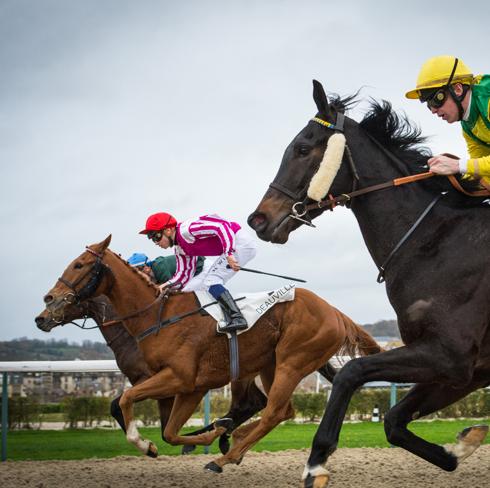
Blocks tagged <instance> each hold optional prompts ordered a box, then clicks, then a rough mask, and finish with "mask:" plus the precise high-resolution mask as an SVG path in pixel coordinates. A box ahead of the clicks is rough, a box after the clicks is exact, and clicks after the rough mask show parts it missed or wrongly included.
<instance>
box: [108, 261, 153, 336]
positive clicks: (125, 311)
mask: <svg viewBox="0 0 490 488" xmlns="http://www.w3.org/2000/svg"><path fill="white" fill-rule="evenodd" d="M109 256H110V257H109V258H108V264H109V267H110V269H111V271H112V273H113V275H114V283H113V286H112V288H111V289H110V290H109V291H108V292H107V297H108V298H109V300H110V302H111V304H112V306H113V309H114V312H115V313H116V315H117V316H119V317H122V316H127V315H131V314H134V313H137V312H139V311H141V310H143V309H145V308H146V307H147V306H148V305H150V304H151V303H152V302H154V301H155V300H156V297H157V290H155V288H154V287H153V286H151V285H150V284H148V283H146V281H145V280H144V278H143V277H141V276H139V275H138V274H137V272H136V271H134V270H133V269H131V268H130V267H129V266H126V264H125V263H124V262H122V261H121V260H120V259H119V258H118V257H116V256H114V255H109ZM157 308H158V304H155V306H154V307H152V309H150V310H148V312H145V313H144V314H142V316H141V318H142V320H144V319H147V318H148V317H149V318H150V319H151V317H154V316H155V315H156V313H157V312H156V311H154V310H153V309H155V310H156V309H157ZM138 318H139V317H138ZM139 322H141V321H139ZM137 323H138V321H136V322H135V321H134V320H128V321H126V322H125V324H126V326H128V328H129V327H130V326H134V324H137ZM135 332H137V331H134V330H130V333H131V334H132V335H134V333H135Z"/></svg>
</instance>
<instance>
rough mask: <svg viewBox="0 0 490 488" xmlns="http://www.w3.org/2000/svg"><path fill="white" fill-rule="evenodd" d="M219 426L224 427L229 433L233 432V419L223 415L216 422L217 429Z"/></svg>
mask: <svg viewBox="0 0 490 488" xmlns="http://www.w3.org/2000/svg"><path fill="white" fill-rule="evenodd" d="M218 427H223V428H225V429H226V433H227V434H231V431H232V430H233V419H230V418H228V417H223V418H222V419H218V420H216V421H215V422H214V428H215V429H217V428H218Z"/></svg>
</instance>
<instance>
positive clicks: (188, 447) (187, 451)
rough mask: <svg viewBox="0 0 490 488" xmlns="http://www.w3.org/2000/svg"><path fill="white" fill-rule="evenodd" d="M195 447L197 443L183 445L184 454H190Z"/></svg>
mask: <svg viewBox="0 0 490 488" xmlns="http://www.w3.org/2000/svg"><path fill="white" fill-rule="evenodd" d="M195 449H196V446H195V445H192V444H187V445H185V446H182V454H190V453H191V452H192V451H194V450H195Z"/></svg>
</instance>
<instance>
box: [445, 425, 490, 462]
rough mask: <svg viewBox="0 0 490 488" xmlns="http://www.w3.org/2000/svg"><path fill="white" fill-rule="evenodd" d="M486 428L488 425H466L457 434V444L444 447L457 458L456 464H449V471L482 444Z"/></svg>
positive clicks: (486, 431) (486, 432)
mask: <svg viewBox="0 0 490 488" xmlns="http://www.w3.org/2000/svg"><path fill="white" fill-rule="evenodd" d="M488 429H489V427H488V425H474V426H473V427H467V428H466V429H464V430H462V431H461V432H460V433H459V434H458V435H457V437H456V440H457V441H458V442H457V444H455V445H451V446H447V447H446V451H448V452H449V453H450V454H452V455H453V456H454V457H456V460H457V464H455V465H454V466H451V469H450V471H453V470H454V469H456V467H457V466H458V465H459V463H460V462H461V461H463V460H465V459H466V458H467V457H468V456H471V455H472V454H473V453H474V452H475V451H476V450H477V449H478V448H479V447H480V446H481V445H482V443H483V441H484V440H485V437H486V436H487V434H488ZM448 471H449V470H448Z"/></svg>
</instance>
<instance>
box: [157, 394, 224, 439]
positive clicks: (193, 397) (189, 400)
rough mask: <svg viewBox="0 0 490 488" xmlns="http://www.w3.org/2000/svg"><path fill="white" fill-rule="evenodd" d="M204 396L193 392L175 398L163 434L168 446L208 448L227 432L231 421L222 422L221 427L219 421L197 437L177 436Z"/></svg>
mask: <svg viewBox="0 0 490 488" xmlns="http://www.w3.org/2000/svg"><path fill="white" fill-rule="evenodd" d="M204 394H205V392H204V391H195V392H192V393H186V394H180V395H177V396H176V397H175V400H174V407H173V409H172V414H171V415H170V419H169V421H168V424H167V427H166V428H165V432H164V437H165V440H166V441H167V442H168V443H169V444H172V445H182V444H184V445H201V446H208V445H209V444H211V443H212V442H213V441H214V440H215V439H216V438H217V437H218V436H220V435H221V434H223V433H224V432H226V431H227V429H228V428H229V426H230V425H231V421H229V422H222V425H220V421H217V422H216V423H215V425H214V426H213V429H212V430H210V431H205V432H202V433H200V434H197V435H179V431H180V429H181V428H182V426H183V425H184V424H185V423H186V422H187V420H188V419H189V418H190V416H191V415H192V413H193V412H194V411H195V410H196V407H197V406H198V405H199V402H200V401H201V400H202V397H203V396H204Z"/></svg>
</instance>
